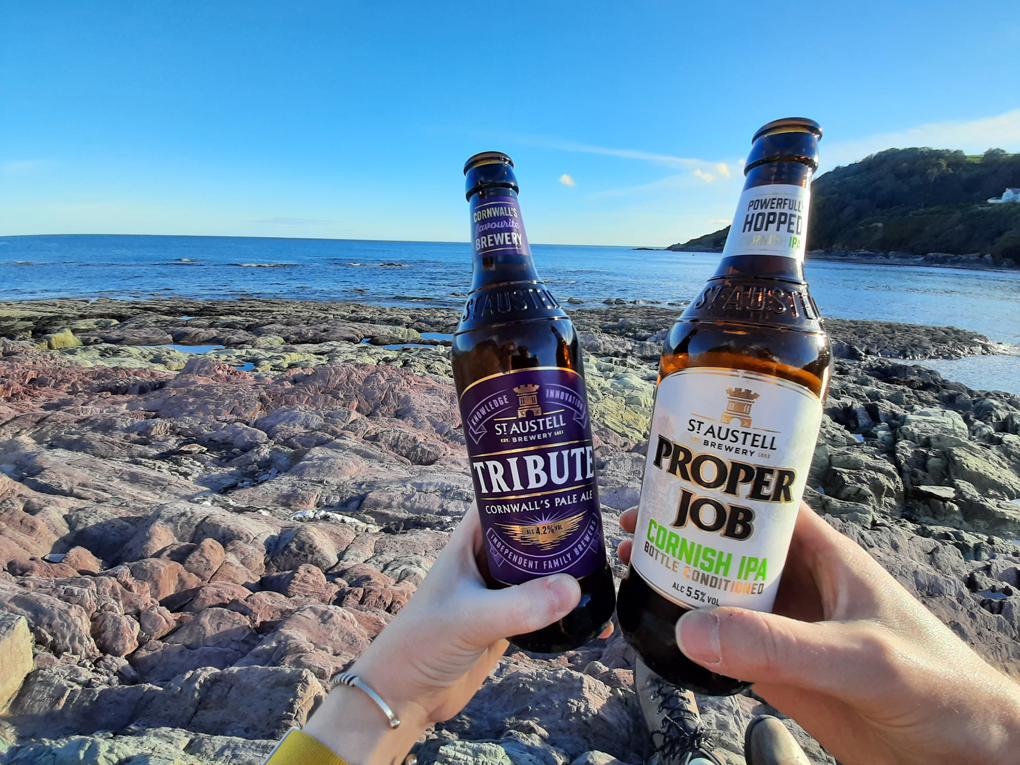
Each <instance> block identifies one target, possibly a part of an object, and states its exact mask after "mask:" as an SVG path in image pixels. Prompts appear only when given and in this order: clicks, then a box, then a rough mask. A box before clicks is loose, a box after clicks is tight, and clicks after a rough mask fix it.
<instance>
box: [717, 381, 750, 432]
mask: <svg viewBox="0 0 1020 765" xmlns="http://www.w3.org/2000/svg"><path fill="white" fill-rule="evenodd" d="M726 393H727V394H728V395H729V400H728V401H727V402H726V411H725V412H723V414H722V422H723V425H728V424H729V423H731V422H733V421H734V420H740V427H742V428H749V427H751V406H752V405H753V404H754V400H755V399H756V398H758V395H759V394H757V393H752V392H751V391H749V390H747V389H746V388H727V389H726Z"/></svg>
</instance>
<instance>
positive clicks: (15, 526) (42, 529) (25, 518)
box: [0, 507, 57, 555]
mask: <svg viewBox="0 0 1020 765" xmlns="http://www.w3.org/2000/svg"><path fill="white" fill-rule="evenodd" d="M0 535H2V536H3V537H4V538H5V539H9V540H11V541H12V542H14V543H15V544H16V545H18V546H19V547H21V548H22V549H24V550H28V552H29V553H31V554H32V555H45V554H46V553H48V552H49V551H50V550H52V549H53V545H54V543H55V542H56V541H57V536H56V535H55V534H54V533H53V531H52V530H51V529H50V528H49V527H47V526H46V524H45V523H43V522H42V521H41V520H39V519H38V518H36V517H35V516H34V515H29V514H28V513H26V512H24V511H23V510H20V509H17V508H16V507H11V508H9V509H6V510H4V511H3V512H0Z"/></svg>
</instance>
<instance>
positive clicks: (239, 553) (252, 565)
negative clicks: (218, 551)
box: [224, 539, 266, 577]
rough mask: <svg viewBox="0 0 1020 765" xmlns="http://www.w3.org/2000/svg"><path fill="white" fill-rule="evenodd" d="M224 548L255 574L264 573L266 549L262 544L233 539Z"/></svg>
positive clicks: (260, 574)
mask: <svg viewBox="0 0 1020 765" xmlns="http://www.w3.org/2000/svg"><path fill="white" fill-rule="evenodd" d="M224 549H225V550H226V551H227V552H228V553H230V554H232V555H233V556H234V557H235V558H237V562H238V563H240V564H241V565H242V566H244V567H245V568H246V569H248V570H249V571H250V572H251V573H252V574H254V575H255V576H257V577H258V576H262V575H263V574H264V573H266V549H265V548H264V547H263V546H262V545H257V546H256V545H254V544H247V543H245V542H242V541H240V540H238V539H234V540H231V541H230V542H228V543H227V544H226V546H225V547H224Z"/></svg>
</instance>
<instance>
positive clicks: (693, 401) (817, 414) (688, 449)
mask: <svg viewBox="0 0 1020 765" xmlns="http://www.w3.org/2000/svg"><path fill="white" fill-rule="evenodd" d="M821 137H822V130H821V128H820V127H819V126H818V124H817V123H816V122H813V121H812V120H808V119H800V118H789V119H782V120H776V121H774V122H770V123H769V124H767V125H765V126H764V127H762V128H761V129H760V130H759V131H758V132H757V133H755V134H754V138H753V139H752V146H751V153H750V155H749V156H748V158H747V163H746V165H745V166H744V174H745V175H746V182H745V183H744V190H743V193H742V194H741V196H740V202H739V204H738V206H737V213H736V216H735V217H734V219H733V225H732V226H731V227H730V233H729V236H728V237H727V239H726V246H725V249H724V250H723V256H722V261H721V262H720V264H719V268H718V270H717V271H716V272H715V275H714V276H712V278H711V279H709V280H708V283H707V284H706V285H705V287H704V288H703V289H702V291H701V293H700V294H699V295H698V296H697V298H696V299H695V300H694V301H693V302H692V303H691V304H690V305H689V306H688V307H687V309H686V310H685V311H684V312H683V314H682V315H681V316H680V318H679V320H678V321H677V322H676V324H674V325H673V327H672V328H671V329H670V331H669V335H668V336H667V338H666V341H665V346H664V348H663V352H662V359H661V361H660V363H659V378H658V387H657V390H656V395H655V407H654V410H653V412H652V424H651V434H650V436H649V443H648V453H647V457H646V460H645V473H644V480H643V483H642V486H641V499H640V505H639V508H640V509H639V511H638V521H637V529H636V531H635V534H634V547H633V552H632V553H631V562H630V569H629V571H628V573H627V577H626V578H625V579H624V580H623V583H622V585H621V587H620V594H619V603H618V606H617V615H618V617H619V621H620V626H621V627H622V629H623V633H624V635H625V636H626V638H627V641H628V642H629V643H630V645H631V646H633V648H634V649H635V650H636V651H637V652H638V654H640V656H641V658H642V659H643V660H644V662H645V663H646V664H647V665H648V666H649V667H650V668H651V669H652V670H653V671H654V672H656V673H658V674H659V675H661V676H663V677H665V678H666V679H668V680H670V681H671V682H673V683H674V684H676V685H680V686H683V687H685V688H689V689H691V690H693V691H696V692H698V693H706V694H713V695H725V694H731V693H736V692H738V691H740V690H742V689H744V688H746V687H747V686H748V684H747V683H744V682H741V681H740V680H738V679H734V678H730V677H725V676H722V675H719V674H717V673H713V672H711V671H709V670H707V669H705V668H703V667H701V666H699V665H697V664H695V663H694V662H692V661H690V660H689V659H687V658H686V657H685V656H684V655H683V654H682V653H680V650H679V649H678V648H677V644H676V638H675V626H676V622H677V620H678V619H679V618H680V617H681V616H682V615H683V614H684V613H685V612H686V611H688V610H689V609H692V608H699V607H707V606H742V607H744V608H751V609H756V610H760V611H768V610H771V608H772V605H773V601H774V600H775V597H776V590H777V588H778V586H779V578H780V574H781V572H782V570H783V565H784V563H785V560H786V553H787V548H788V547H789V544H790V538H791V535H792V534H793V527H794V523H795V521H796V518H797V512H798V506H799V504H800V500H801V496H802V494H803V492H804V485H805V482H806V480H807V474H808V468H809V466H810V463H811V455H812V452H813V450H814V446H815V439H816V438H817V436H818V428H819V424H820V422H821V416H822V401H823V400H824V398H825V392H826V389H827V387H828V384H829V375H830V364H831V360H832V356H831V350H830V348H829V342H828V339H827V337H826V336H825V333H824V332H823V331H822V326H821V323H820V321H819V316H818V308H817V306H816V305H815V303H814V301H813V300H812V299H811V297H810V296H809V294H808V289H807V284H806V283H805V281H804V274H803V261H804V241H805V235H806V234H807V216H808V202H809V195H810V181H811V176H812V174H813V173H814V171H815V170H816V169H817V168H818V141H819V140H820V139H821Z"/></svg>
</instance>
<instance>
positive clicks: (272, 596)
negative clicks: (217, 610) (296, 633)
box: [227, 590, 309, 631]
mask: <svg viewBox="0 0 1020 765" xmlns="http://www.w3.org/2000/svg"><path fill="white" fill-rule="evenodd" d="M306 605H309V603H308V600H307V599H306V598H288V597H287V596H286V595H281V594H280V593H278V592H273V591H272V590H263V591H262V592H253V593H251V594H250V595H248V596H247V597H246V598H244V599H243V600H235V601H234V602H232V603H231V604H230V605H228V606H227V608H229V609H230V610H231V611H237V612H238V613H239V614H242V615H244V616H246V617H248V620H249V621H250V622H251V625H252V626H253V627H255V629H258V630H261V631H265V629H263V628H264V627H265V628H270V627H274V626H276V623H277V622H280V621H282V620H283V619H286V618H287V617H288V616H290V615H291V614H292V613H294V612H295V611H297V610H298V609H299V608H301V607H302V606H306Z"/></svg>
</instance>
